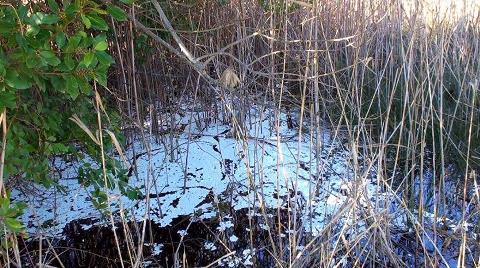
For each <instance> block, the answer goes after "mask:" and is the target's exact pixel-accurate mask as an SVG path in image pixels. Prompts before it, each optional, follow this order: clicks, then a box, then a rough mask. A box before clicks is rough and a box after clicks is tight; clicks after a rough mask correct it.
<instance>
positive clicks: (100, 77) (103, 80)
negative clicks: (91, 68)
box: [95, 72, 107, 87]
mask: <svg viewBox="0 0 480 268" xmlns="http://www.w3.org/2000/svg"><path fill="white" fill-rule="evenodd" d="M95 81H97V82H98V83H99V84H100V85H102V86H104V87H107V73H106V72H97V73H96V74H95Z"/></svg>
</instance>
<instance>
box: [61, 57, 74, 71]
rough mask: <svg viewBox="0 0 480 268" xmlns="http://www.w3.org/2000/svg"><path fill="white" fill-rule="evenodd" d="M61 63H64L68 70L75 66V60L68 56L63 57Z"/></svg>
mask: <svg viewBox="0 0 480 268" xmlns="http://www.w3.org/2000/svg"><path fill="white" fill-rule="evenodd" d="M63 63H65V66H66V67H67V70H68V71H71V70H73V69H74V68H75V66H76V62H75V61H74V60H73V59H72V57H70V56H66V57H65V58H64V59H63Z"/></svg>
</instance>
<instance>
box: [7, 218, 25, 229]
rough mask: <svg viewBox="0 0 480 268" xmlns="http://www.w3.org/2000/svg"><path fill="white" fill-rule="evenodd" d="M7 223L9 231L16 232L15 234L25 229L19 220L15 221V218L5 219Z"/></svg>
mask: <svg viewBox="0 0 480 268" xmlns="http://www.w3.org/2000/svg"><path fill="white" fill-rule="evenodd" d="M3 222H4V223H5V226H7V228H8V229H10V230H12V231H14V232H19V231H21V230H22V229H23V226H22V224H21V223H20V221H19V220H17V219H14V218H5V219H4V220H3Z"/></svg>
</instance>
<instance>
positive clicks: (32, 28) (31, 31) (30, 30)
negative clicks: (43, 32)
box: [25, 25, 40, 37]
mask: <svg viewBox="0 0 480 268" xmlns="http://www.w3.org/2000/svg"><path fill="white" fill-rule="evenodd" d="M39 32H40V28H38V26H36V25H28V26H27V32H26V33H25V35H26V36H28V37H33V36H35V35H37V34H38V33H39Z"/></svg>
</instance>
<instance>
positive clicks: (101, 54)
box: [95, 51, 115, 65]
mask: <svg viewBox="0 0 480 268" xmlns="http://www.w3.org/2000/svg"><path fill="white" fill-rule="evenodd" d="M95 56H96V57H97V59H98V61H99V62H100V63H101V64H104V65H110V64H113V63H115V60H114V59H113V58H112V56H110V55H108V54H107V53H106V52H105V51H97V52H95Z"/></svg>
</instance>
